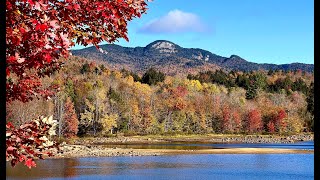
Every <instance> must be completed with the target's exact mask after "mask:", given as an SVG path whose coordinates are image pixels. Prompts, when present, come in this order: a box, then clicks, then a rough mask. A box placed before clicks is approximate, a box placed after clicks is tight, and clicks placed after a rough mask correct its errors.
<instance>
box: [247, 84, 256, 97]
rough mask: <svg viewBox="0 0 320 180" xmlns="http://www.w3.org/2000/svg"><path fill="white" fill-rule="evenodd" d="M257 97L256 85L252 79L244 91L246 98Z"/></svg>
mask: <svg viewBox="0 0 320 180" xmlns="http://www.w3.org/2000/svg"><path fill="white" fill-rule="evenodd" d="M256 97H257V85H256V83H255V82H254V81H251V82H250V85H249V87H248V90H247V91H246V99H254V98H256Z"/></svg>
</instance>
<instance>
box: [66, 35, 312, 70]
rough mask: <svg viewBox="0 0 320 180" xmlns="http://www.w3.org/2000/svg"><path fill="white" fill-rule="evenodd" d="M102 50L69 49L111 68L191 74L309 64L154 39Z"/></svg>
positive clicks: (287, 67) (306, 67)
mask: <svg viewBox="0 0 320 180" xmlns="http://www.w3.org/2000/svg"><path fill="white" fill-rule="evenodd" d="M100 48H101V49H103V51H104V53H102V52H100V51H98V50H97V49H96V48H95V47H89V48H84V49H81V50H73V51H72V54H73V55H76V56H81V57H84V58H88V59H99V60H104V61H106V62H108V63H109V64H110V65H112V66H115V67H124V68H127V69H131V70H134V71H137V72H143V71H145V70H146V69H148V68H150V67H154V68H157V69H159V70H162V71H163V72H166V73H167V74H170V75H173V74H179V73H193V72H197V71H199V70H201V71H205V70H214V69H218V68H225V69H229V70H242V71H250V70H258V69H265V70H269V69H273V70H275V69H281V70H296V69H301V70H303V71H307V72H312V71H313V69H314V65H313V64H303V63H292V64H282V65H276V64H258V63H253V62H249V61H247V60H245V59H243V58H241V57H239V56H237V55H232V56H230V57H229V58H228V57H222V56H219V55H216V54H213V53H211V52H209V51H206V50H203V49H198V48H183V47H180V46H179V45H177V44H174V43H172V42H170V41H165V40H158V41H154V42H152V43H150V44H149V45H147V46H146V47H135V48H130V47H122V46H119V45H114V44H107V45H101V46H100Z"/></svg>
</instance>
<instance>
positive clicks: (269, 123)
mask: <svg viewBox="0 0 320 180" xmlns="http://www.w3.org/2000/svg"><path fill="white" fill-rule="evenodd" d="M267 128H268V131H269V132H271V133H274V131H275V127H274V123H273V122H272V121H269V122H268V124H267Z"/></svg>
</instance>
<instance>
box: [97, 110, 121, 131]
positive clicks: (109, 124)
mask: <svg viewBox="0 0 320 180" xmlns="http://www.w3.org/2000/svg"><path fill="white" fill-rule="evenodd" d="M117 119H118V114H110V115H108V114H105V115H104V116H103V117H102V118H101V125H102V128H103V130H104V131H107V132H109V131H110V130H111V129H112V128H113V127H117Z"/></svg>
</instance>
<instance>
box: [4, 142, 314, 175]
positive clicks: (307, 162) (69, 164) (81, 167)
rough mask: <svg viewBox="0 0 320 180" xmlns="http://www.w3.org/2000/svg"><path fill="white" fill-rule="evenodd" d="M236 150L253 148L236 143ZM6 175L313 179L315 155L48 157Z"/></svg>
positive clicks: (309, 145)
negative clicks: (33, 165) (238, 147)
mask: <svg viewBox="0 0 320 180" xmlns="http://www.w3.org/2000/svg"><path fill="white" fill-rule="evenodd" d="M179 145H181V144H179ZM225 145H226V146H232V145H231V144H225ZM245 145H247V146H245ZM173 146H174V145H173ZM189 146H190V144H189ZM206 146H208V144H207V145H206ZM209 146H210V145H209ZM233 146H240V147H251V146H254V145H252V144H233ZM260 146H263V145H262V144H260ZM266 146H267V147H270V146H269V145H266ZM266 146H263V147H266ZM278 146H279V147H280V148H282V146H285V145H284V144H281V145H279V144H278ZM286 146H290V148H293V147H298V149H313V142H303V143H295V144H286ZM223 148H225V147H223ZM227 148H229V147H227ZM286 148H288V147H286ZM293 149H294V148H293ZM6 173H7V180H13V179H24V180H26V179H47V180H60V179H80V180H82V179H83V180H84V179H89V180H90V179H94V180H99V179H232V180H234V179H235V180H236V179H262V180H263V179H268V180H269V179H277V180H278V179H284V180H285V179H288V180H289V179H290V180H292V179H314V154H210V155H209V154H208V155H206V154H201V155H168V156H143V157H96V158H93V157H90V158H72V159H46V160H42V161H37V168H33V169H31V170H29V169H28V168H27V167H25V166H22V165H18V166H17V167H15V168H11V167H10V166H7V170H6Z"/></svg>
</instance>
